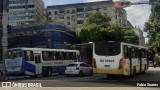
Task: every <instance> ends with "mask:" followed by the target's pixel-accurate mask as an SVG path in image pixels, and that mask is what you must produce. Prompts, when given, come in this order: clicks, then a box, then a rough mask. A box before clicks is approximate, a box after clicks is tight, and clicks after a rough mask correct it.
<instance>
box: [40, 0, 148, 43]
mask: <svg viewBox="0 0 160 90" xmlns="http://www.w3.org/2000/svg"><path fill="white" fill-rule="evenodd" d="M43 1H44V3H45V5H46V6H50V5H62V4H71V3H85V2H95V1H107V0H43ZM113 1H124V0H113ZM128 1H131V2H132V3H136V2H148V1H149V0H128ZM150 9H151V6H150V5H148V4H141V5H132V6H130V7H127V8H125V10H126V11H127V19H128V20H129V21H130V22H131V23H132V25H133V26H134V27H135V26H136V27H139V28H141V30H143V28H144V23H145V22H147V21H148V18H149V15H150V13H151V11H150ZM146 35H147V33H145V32H144V37H146ZM145 41H146V42H147V41H148V39H147V38H145Z"/></svg>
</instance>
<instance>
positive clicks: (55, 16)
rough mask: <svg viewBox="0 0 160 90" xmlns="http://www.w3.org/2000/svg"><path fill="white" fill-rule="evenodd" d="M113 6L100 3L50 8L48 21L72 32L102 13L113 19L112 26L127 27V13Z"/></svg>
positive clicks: (105, 2) (107, 2) (106, 2)
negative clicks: (98, 12) (91, 16)
mask: <svg viewBox="0 0 160 90" xmlns="http://www.w3.org/2000/svg"><path fill="white" fill-rule="evenodd" d="M113 4H114V3H113V1H99V2H88V3H77V4H66V5H56V6H48V7H47V13H48V21H49V22H54V23H59V24H61V25H62V24H63V25H65V26H67V27H69V28H70V29H72V30H77V29H79V28H80V27H81V26H82V24H83V23H84V22H85V21H86V19H87V18H88V17H89V16H90V15H91V14H93V13H95V12H97V11H100V12H101V13H102V14H104V15H106V16H109V17H111V21H110V23H111V24H118V25H120V26H126V25H127V14H126V11H125V10H124V9H117V8H115V7H114V5H113Z"/></svg>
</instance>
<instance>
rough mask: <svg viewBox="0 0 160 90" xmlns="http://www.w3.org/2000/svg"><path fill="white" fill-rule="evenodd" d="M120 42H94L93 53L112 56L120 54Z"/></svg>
mask: <svg viewBox="0 0 160 90" xmlns="http://www.w3.org/2000/svg"><path fill="white" fill-rule="evenodd" d="M120 51H121V50H120V43H117V42H106V43H95V54H97V55H104V56H114V55H119V54H120Z"/></svg>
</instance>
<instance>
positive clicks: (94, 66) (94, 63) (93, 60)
mask: <svg viewBox="0 0 160 90" xmlns="http://www.w3.org/2000/svg"><path fill="white" fill-rule="evenodd" d="M92 67H93V68H97V65H96V60H95V59H94V58H92Z"/></svg>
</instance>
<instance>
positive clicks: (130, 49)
mask: <svg viewBox="0 0 160 90" xmlns="http://www.w3.org/2000/svg"><path fill="white" fill-rule="evenodd" d="M128 52H129V53H128V54H129V55H128V56H129V61H130V75H132V48H131V47H128Z"/></svg>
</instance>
